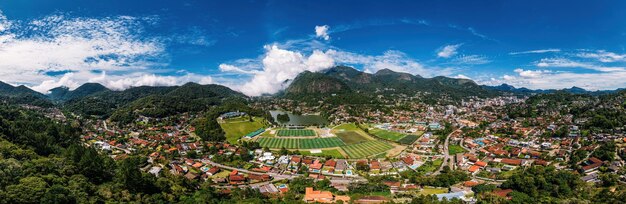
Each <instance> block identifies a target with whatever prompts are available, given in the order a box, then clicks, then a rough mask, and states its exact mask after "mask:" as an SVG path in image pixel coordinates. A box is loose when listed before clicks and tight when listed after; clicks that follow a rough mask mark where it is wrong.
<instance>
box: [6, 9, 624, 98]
mask: <svg viewBox="0 0 626 204" xmlns="http://www.w3.org/2000/svg"><path fill="white" fill-rule="evenodd" d="M625 4H626V2H624V1H594V2H588V1H550V2H545V1H518V2H511V1H507V2H503V1H480V2H469V1H297V2H296V1H220V2H217V1H211V2H208V1H176V2H172V1H154V0H152V1H121V0H119V1H118V0H116V1H97V2H96V3H94V2H92V1H45V0H31V1H2V2H0V80H2V81H5V82H9V83H12V84H25V85H28V86H30V87H32V88H33V89H35V90H37V91H41V92H45V91H46V90H48V89H50V88H54V87H56V86H68V87H70V88H76V87H78V86H79V85H80V84H82V83H85V82H98V83H102V84H104V85H105V86H107V87H109V88H112V89H116V90H121V89H125V88H128V87H132V86H141V85H153V86H156V85H177V84H182V83H185V82H188V81H193V82H198V83H204V84H206V83H219V84H223V85H227V86H229V87H231V88H233V89H236V90H240V91H242V92H244V93H246V94H248V95H259V94H263V93H275V92H277V91H279V90H281V89H282V88H284V86H285V83H283V82H284V81H285V80H289V79H293V78H294V77H295V76H296V75H297V74H298V73H300V72H302V71H304V70H309V71H321V70H324V69H327V68H328V67H331V66H334V65H351V66H354V67H356V68H358V69H360V70H364V71H367V72H376V71H377V70H379V69H383V68H389V69H392V70H396V71H403V72H409V73H412V74H419V75H421V76H424V77H433V76H438V75H443V76H449V77H457V78H471V79H473V80H475V81H476V82H478V83H480V84H489V85H496V84H501V83H508V84H512V85H514V86H518V87H529V88H542V89H543V88H566V87H571V86H579V87H583V88H587V89H592V90H597V89H615V88H623V87H626V80H624V79H625V78H626V68H625V67H626V48H625V47H624V46H625V43H626V5H625Z"/></svg>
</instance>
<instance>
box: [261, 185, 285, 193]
mask: <svg viewBox="0 0 626 204" xmlns="http://www.w3.org/2000/svg"><path fill="white" fill-rule="evenodd" d="M259 192H261V193H263V194H274V193H278V192H280V191H279V190H278V188H276V186H275V185H274V184H272V183H269V184H265V185H262V186H259Z"/></svg>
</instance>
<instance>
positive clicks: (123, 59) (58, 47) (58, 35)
mask: <svg viewBox="0 0 626 204" xmlns="http://www.w3.org/2000/svg"><path fill="white" fill-rule="evenodd" d="M157 20H158V19H157V18H156V17H153V16H149V17H131V16H114V17H103V18H98V19H95V18H81V17H70V16H67V15H64V14H55V15H49V16H45V17H42V18H39V19H34V20H30V21H11V20H9V19H7V18H6V16H4V15H3V14H2V12H1V11H0V80H1V81H5V82H9V83H12V84H26V85H28V86H30V87H31V88H33V89H34V90H36V91H39V92H42V93H45V92H47V91H48V90H49V89H52V88H55V87H59V86H66V87H69V88H70V89H74V88H77V87H78V86H80V85H81V84H83V83H86V82H97V83H101V84H103V85H105V86H107V87H108V88H111V89H114V90H122V89H126V88H129V87H133V86H169V85H179V84H182V83H185V82H188V81H192V82H199V83H211V82H213V80H212V78H211V77H210V76H201V75H197V74H192V73H187V74H184V75H173V76H160V75H157V74H155V73H157V72H163V71H162V70H161V69H162V68H161V67H165V66H166V65H167V64H168V61H167V54H166V52H165V48H164V47H165V45H164V42H162V40H163V38H159V37H150V36H146V35H144V32H143V30H144V29H145V27H147V26H150V25H153V24H154V23H155V21H157ZM177 40H185V41H186V43H192V44H197V45H209V44H210V42H209V41H207V39H206V38H203V37H202V36H201V35H200V34H199V33H198V32H192V33H191V34H190V35H188V36H186V37H185V38H184V39H182V38H181V39H177ZM49 73H64V74H60V75H59V74H57V75H50V74H49ZM105 73H111V74H109V75H107V74H105Z"/></svg>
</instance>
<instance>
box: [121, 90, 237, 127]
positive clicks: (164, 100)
mask: <svg viewBox="0 0 626 204" xmlns="http://www.w3.org/2000/svg"><path fill="white" fill-rule="evenodd" d="M153 91H156V92H157V93H154V94H150V95H146V96H145V97H141V98H137V99H136V100H133V101H130V102H129V103H127V104H126V105H123V106H121V107H120V108H119V109H116V110H115V111H114V112H113V113H112V115H111V119H112V120H115V121H120V122H129V120H133V119H135V118H136V117H137V116H139V115H143V116H148V117H165V116H169V115H173V114H176V113H182V112H190V111H192V112H199V111H204V110H207V109H208V108H209V107H212V106H216V105H220V104H222V103H223V101H224V100H226V99H228V98H246V96H245V95H243V94H242V93H239V92H236V91H233V90H232V89H230V88H228V87H225V86H221V85H200V84H196V83H187V84H185V85H183V86H180V87H163V88H162V89H161V90H159V89H153ZM126 92H127V91H122V92H117V93H118V94H122V95H127V93H126ZM159 92H160V93H159Z"/></svg>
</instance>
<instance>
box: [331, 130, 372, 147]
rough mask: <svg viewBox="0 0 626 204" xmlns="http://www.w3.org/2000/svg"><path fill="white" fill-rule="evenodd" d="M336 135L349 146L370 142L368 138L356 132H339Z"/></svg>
mask: <svg viewBox="0 0 626 204" xmlns="http://www.w3.org/2000/svg"><path fill="white" fill-rule="evenodd" d="M335 135H337V137H339V139H341V140H343V142H344V143H346V144H347V145H352V144H358V143H361V142H365V141H368V139H367V137H365V136H363V135H362V134H359V133H358V132H356V131H345V132H338V133H336V134H335Z"/></svg>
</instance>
